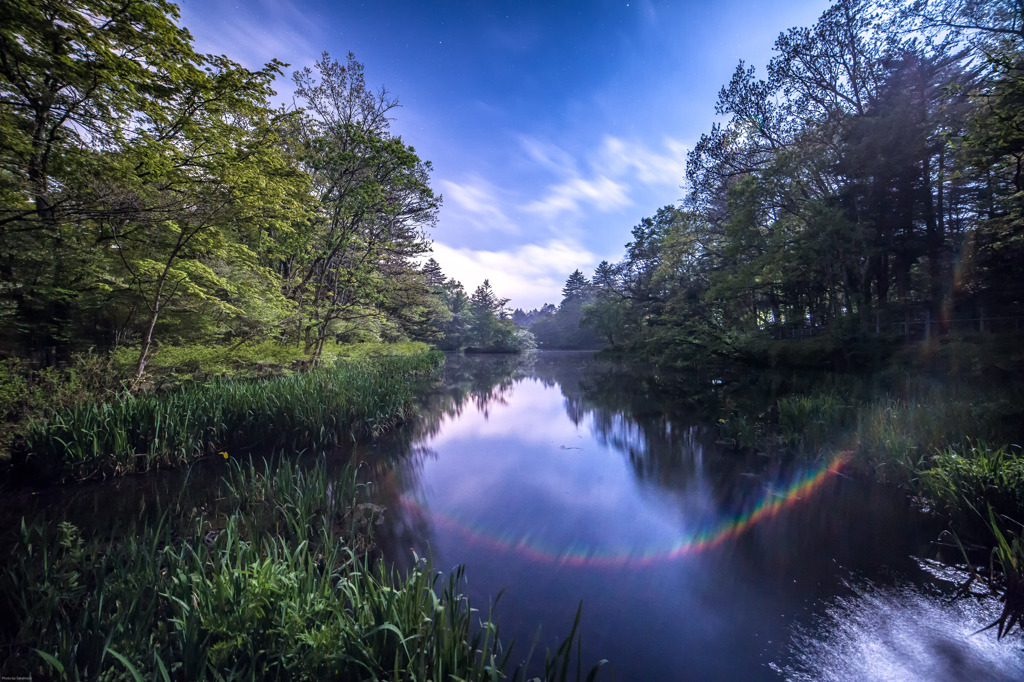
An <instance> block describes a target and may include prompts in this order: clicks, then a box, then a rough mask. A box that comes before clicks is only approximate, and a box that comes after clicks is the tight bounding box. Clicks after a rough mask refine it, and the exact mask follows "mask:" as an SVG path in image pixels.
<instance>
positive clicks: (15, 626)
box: [0, 460, 596, 680]
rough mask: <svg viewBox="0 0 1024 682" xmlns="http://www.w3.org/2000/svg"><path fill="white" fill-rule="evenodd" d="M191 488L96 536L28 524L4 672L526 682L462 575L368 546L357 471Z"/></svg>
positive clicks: (547, 671)
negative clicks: (385, 557) (394, 561)
mask: <svg viewBox="0 0 1024 682" xmlns="http://www.w3.org/2000/svg"><path fill="white" fill-rule="evenodd" d="M187 490H188V488H187V484H186V486H185V487H183V489H182V494H181V496H180V497H179V498H178V500H177V501H176V502H175V503H171V504H168V505H167V506H166V507H165V508H163V509H161V510H158V512H159V513H158V514H157V515H156V516H153V515H152V514H148V515H143V514H141V513H140V515H139V516H138V517H137V518H135V519H132V520H128V521H126V523H125V524H124V525H123V526H121V527H119V528H115V529H112V530H109V531H108V532H106V533H94V534H92V535H91V536H88V537H86V536H84V535H83V532H82V531H81V530H80V529H79V528H78V527H76V526H74V525H72V524H71V523H68V522H62V523H59V524H57V525H45V526H44V525H41V524H36V525H31V526H26V525H25V524H24V522H23V524H22V529H21V539H20V543H19V546H18V547H16V548H14V549H13V551H12V553H11V554H9V557H10V561H9V562H8V565H7V567H6V568H5V571H4V573H3V575H2V577H0V611H2V612H3V613H5V614H9V615H8V616H7V617H6V618H4V619H2V621H0V650H3V651H4V657H3V662H2V663H0V672H2V674H3V675H4V677H11V676H22V677H23V676H31V677H32V678H36V679H49V678H63V679H135V680H143V679H145V680H149V679H156V680H170V679H187V680H219V679H261V680H269V679H276V680H291V679H344V680H460V679H461V680H499V679H513V680H515V679H520V678H521V677H522V676H523V674H524V673H523V671H524V669H525V668H524V667H523V666H522V665H514V664H513V662H512V659H511V649H510V648H508V647H505V646H503V644H502V643H501V640H500V638H499V627H498V625H497V624H496V623H495V621H494V620H493V619H492V618H490V617H489V616H488V617H487V618H481V617H480V615H479V614H478V612H477V611H476V610H475V609H473V608H472V606H471V605H470V603H469V601H468V599H467V598H465V597H464V596H463V595H462V594H461V592H460V586H461V585H462V583H463V579H464V576H463V573H462V570H461V569H459V570H457V571H454V572H453V573H452V574H451V575H449V577H448V578H447V579H446V580H443V581H442V580H441V578H440V576H439V575H438V574H437V573H435V572H434V571H433V570H431V568H430V565H429V563H427V562H423V561H421V562H419V563H418V564H416V566H415V567H414V568H413V569H412V570H411V571H410V572H409V573H408V574H407V575H398V574H396V573H395V572H393V571H391V570H389V569H388V568H387V567H386V566H385V564H384V563H382V562H381V561H373V560H371V559H370V558H369V557H368V556H367V555H366V554H365V553H364V552H361V551H359V550H358V549H357V548H358V547H360V546H365V545H366V539H365V533H366V532H367V529H369V528H372V526H373V524H372V523H370V524H360V523H358V521H357V518H358V514H356V513H355V510H357V509H358V508H359V506H360V504H361V500H363V499H365V492H366V491H365V488H363V486H361V485H360V484H359V483H358V482H357V480H356V476H355V474H354V472H353V470H352V469H347V470H345V471H343V472H342V473H340V474H336V475H332V474H329V473H328V471H327V469H326V467H325V465H324V463H323V461H322V460H321V461H320V462H319V463H318V464H317V465H316V466H314V467H312V468H309V469H305V470H303V469H301V468H299V467H298V466H297V465H295V464H292V463H291V462H289V461H287V460H285V461H283V462H282V464H281V466H280V468H278V469H277V470H276V471H271V470H270V468H269V467H268V466H266V465H265V466H264V467H263V469H262V470H260V469H258V468H256V467H254V466H252V465H251V464H250V465H248V466H245V465H242V466H238V465H234V467H233V469H232V472H231V474H230V475H229V476H228V478H227V480H226V483H225V487H224V490H223V491H222V497H221V498H219V499H214V500H194V499H191V498H190V497H189V495H188V494H187ZM577 623H578V614H577ZM574 639H577V638H576V626H575V625H574V627H573V631H572V632H571V633H570V636H569V637H568V638H567V639H566V640H565V642H563V644H562V646H561V647H559V649H557V650H556V651H555V652H554V653H553V654H550V655H549V656H548V657H547V659H546V661H545V665H544V679H550V680H555V679H561V680H564V679H568V678H569V676H570V672H571V670H570V665H569V658H570V655H571V654H572V651H571V649H572V644H573V641H574ZM578 655H579V654H578V649H577V657H578ZM577 666H578V661H577ZM595 674H596V668H595V669H592V670H591V671H590V673H589V676H588V678H587V679H593V676H594V675H595ZM581 677H582V672H581V670H580V669H579V667H577V668H576V678H577V679H580V678H581Z"/></svg>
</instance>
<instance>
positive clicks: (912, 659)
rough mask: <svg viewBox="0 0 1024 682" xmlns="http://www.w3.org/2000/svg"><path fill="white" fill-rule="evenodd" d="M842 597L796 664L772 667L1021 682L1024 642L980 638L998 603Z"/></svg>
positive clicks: (794, 675)
mask: <svg viewBox="0 0 1024 682" xmlns="http://www.w3.org/2000/svg"><path fill="white" fill-rule="evenodd" d="M855 592H856V594H855V595H854V596H852V597H845V598H838V599H836V600H835V602H834V603H833V605H832V606H831V607H830V608H829V609H828V610H827V615H826V616H825V617H823V618H822V619H821V620H820V622H819V623H818V624H817V627H816V628H814V631H813V632H809V631H806V630H805V631H802V632H799V633H797V634H796V636H795V637H794V639H793V644H792V648H791V658H790V661H789V663H788V664H787V665H786V666H785V667H783V668H779V667H778V666H775V665H773V666H772V668H773V669H775V670H776V671H777V672H780V673H782V674H783V675H784V676H785V678H786V679H788V680H794V681H804V680H807V681H810V680H816V681H817V680H829V681H836V682H838V681H843V682H845V681H847V680H850V681H852V680H857V681H858V682H861V681H866V680H880V681H888V680H892V681H893V682H911V681H914V680H921V681H922V682H946V681H949V682H954V681H955V682H981V681H983V680H993V681H1003V680H1005V681H1007V682H1020V681H1021V680H1024V651H1022V647H1024V637H1022V636H1021V634H1020V631H1019V630H1017V629H1016V628H1015V631H1014V633H1013V634H1012V635H1010V636H1008V637H1004V638H1003V639H1002V641H997V640H996V631H995V628H993V629H991V630H986V631H985V632H977V631H978V630H980V629H981V628H983V627H985V626H986V625H988V624H990V623H991V622H992V621H993V620H994V619H995V618H996V617H997V616H998V614H999V612H1000V610H1001V604H1000V603H999V602H998V601H997V600H995V599H994V598H992V597H987V598H985V599H983V600H982V601H980V602H979V601H977V600H975V599H973V598H968V599H960V600H957V601H955V602H950V601H949V598H948V596H944V595H938V594H929V593H926V592H924V591H923V590H922V589H920V588H915V587H904V588H867V589H859V590H855Z"/></svg>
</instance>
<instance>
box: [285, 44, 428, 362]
mask: <svg viewBox="0 0 1024 682" xmlns="http://www.w3.org/2000/svg"><path fill="white" fill-rule="evenodd" d="M295 83H296V95H297V97H298V98H299V100H300V102H301V103H302V104H303V106H304V108H305V110H306V114H305V115H304V116H303V118H302V122H301V126H300V128H299V130H298V131H297V135H298V137H299V139H300V140H301V142H302V148H303V152H302V156H301V159H302V167H303V169H304V170H305V171H306V172H307V173H308V174H309V176H310V177H311V178H312V182H313V194H314V209H313V214H312V220H311V221H310V227H309V229H308V230H307V231H306V233H305V235H304V238H303V239H302V240H300V242H299V244H298V248H296V250H295V252H294V254H293V257H292V259H291V260H290V261H289V263H288V265H287V267H286V268H285V278H286V279H287V280H288V282H289V291H288V293H289V296H290V297H291V298H292V299H293V300H295V301H296V302H297V303H298V306H299V323H300V327H301V333H302V336H303V338H304V340H305V344H306V349H307V351H308V352H310V353H311V355H312V357H313V360H314V361H316V359H317V358H319V355H320V352H321V351H322V349H323V345H324V342H325V341H326V340H327V338H328V337H329V336H330V335H331V333H332V331H333V330H334V329H335V328H336V326H337V323H339V322H342V321H352V320H357V319H359V318H362V317H367V316H372V315H374V314H376V313H375V310H377V309H378V308H379V307H380V306H382V305H383V304H384V302H385V298H386V294H387V289H388V285H387V283H386V281H385V280H386V275H387V273H388V271H391V270H395V269H399V270H405V269H407V268H408V267H411V264H412V263H413V261H414V259H415V258H416V257H418V256H420V255H421V254H423V253H425V252H426V251H427V249H428V242H427V239H426V230H427V229H428V228H429V227H431V226H432V225H433V224H434V222H435V221H436V218H437V210H438V206H439V204H440V198H439V197H436V196H435V195H434V193H433V191H432V190H431V188H430V185H429V184H428V183H429V172H430V164H429V163H427V162H423V161H421V160H420V158H419V157H418V156H417V155H416V153H415V150H414V149H413V148H412V147H410V146H408V145H406V144H405V143H404V142H403V141H402V139H401V138H400V137H398V136H396V135H393V134H392V133H391V132H390V122H389V118H388V114H389V112H390V111H391V110H392V109H393V108H394V107H396V106H397V100H396V99H395V98H394V97H392V96H391V95H390V94H389V93H388V92H387V91H386V90H381V91H379V92H377V93H374V92H372V91H371V90H369V89H368V88H367V86H366V82H365V77H364V75H363V66H362V64H360V63H359V62H358V61H356V59H355V57H354V56H353V55H352V54H351V53H350V54H349V55H348V60H347V62H346V63H345V64H341V63H339V62H337V61H335V60H332V59H331V58H330V56H329V55H328V54H327V53H324V55H323V57H322V58H321V59H320V61H318V62H317V64H316V73H315V74H314V72H313V70H312V69H309V68H306V69H304V70H302V71H299V72H297V73H296V74H295Z"/></svg>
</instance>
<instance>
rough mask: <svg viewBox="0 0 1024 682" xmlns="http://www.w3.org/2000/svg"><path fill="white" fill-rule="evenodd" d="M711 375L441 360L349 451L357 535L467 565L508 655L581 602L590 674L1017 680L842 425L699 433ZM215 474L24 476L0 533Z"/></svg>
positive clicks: (564, 356)
mask: <svg viewBox="0 0 1024 682" xmlns="http://www.w3.org/2000/svg"><path fill="white" fill-rule="evenodd" d="M717 385H718V384H717V383H716V382H715V380H714V378H703V379H699V380H694V384H693V385H692V387H691V390H690V392H689V393H687V395H681V394H677V395H674V396H669V397H665V396H663V395H659V394H657V393H656V392H655V391H653V390H651V388H650V386H649V385H648V382H647V381H645V380H644V379H642V378H640V377H637V376H633V375H631V374H630V373H629V372H628V371H626V370H625V369H623V368H621V367H618V366H616V365H614V364H610V363H606V362H602V361H600V360H598V359H596V358H595V357H594V356H593V355H592V354H588V353H554V352H540V353H536V354H533V355H529V356H522V357H515V356H457V355H452V356H449V357H448V361H447V364H446V367H445V369H444V370H443V374H442V376H441V377H440V378H439V379H438V380H436V381H431V382H428V383H427V384H426V385H425V386H424V387H423V389H422V392H421V396H420V407H419V412H420V416H419V417H418V418H417V419H415V420H412V421H411V422H410V423H408V424H407V425H406V426H404V427H403V428H400V429H398V430H396V431H393V432H391V433H390V434H388V435H387V436H386V437H384V438H382V439H380V440H378V441H376V442H375V443H373V444H371V445H367V446H361V447H360V448H358V449H357V450H356V453H355V456H356V458H357V460H359V461H361V462H362V463H363V470H364V473H365V475H366V476H368V477H369V478H370V479H371V481H372V483H373V486H372V490H373V495H374V497H375V499H374V500H373V502H374V503H375V504H377V505H379V506H380V507H383V508H384V510H385V511H384V514H383V523H382V524H381V525H380V526H379V527H378V531H377V532H378V538H377V543H378V545H379V546H380V548H381V550H382V551H383V553H384V555H385V557H386V558H387V559H388V560H389V561H390V562H392V563H393V564H394V565H396V566H398V567H399V568H402V567H409V566H411V565H413V564H414V563H415V562H416V561H417V560H418V559H417V557H427V556H430V557H431V558H432V562H433V567H434V568H435V569H436V570H438V571H441V572H448V571H451V570H452V569H454V568H455V567H457V566H459V565H464V566H465V569H466V572H465V575H466V583H465V585H464V594H466V595H467V596H468V597H469V598H470V600H471V602H472V603H473V605H474V606H475V607H476V608H477V609H480V610H481V611H482V612H483V613H484V615H486V611H487V609H488V608H489V606H490V605H492V604H494V603H495V602H497V604H496V606H495V615H496V617H497V618H498V619H499V620H500V623H501V633H502V637H503V639H504V640H506V641H507V640H508V639H509V638H512V637H514V638H515V640H516V644H515V650H514V654H513V660H514V661H519V660H522V658H524V657H525V656H526V655H527V652H529V651H530V649H531V646H532V647H534V654H533V657H532V659H531V660H532V661H533V662H534V664H535V665H537V664H540V663H542V661H543V657H544V650H545V649H546V648H551V649H553V648H554V647H555V646H557V644H558V642H559V641H560V638H562V637H564V636H565V635H566V634H567V633H569V632H570V630H571V628H572V624H573V618H574V616H575V614H576V612H577V608H578V607H580V605H582V611H581V614H582V615H581V620H580V628H579V632H580V634H581V637H582V661H583V665H584V666H585V668H584V669H586V666H589V665H590V664H591V663H593V662H596V661H598V660H600V659H607V660H608V661H609V663H608V664H607V665H605V666H604V668H603V670H602V671H601V673H600V675H599V676H598V679H606V680H622V681H633V680H635V681H638V682H648V681H650V680H681V679H692V680H778V679H794V680H820V679H830V680H868V679H871V680H901V681H903V680H929V681H936V680H937V681H942V680H1021V679H1024V655H1022V653H1021V641H1020V638H1019V635H1014V636H1013V637H1011V638H1010V639H1009V640H1004V641H1002V642H998V641H997V640H996V635H995V631H994V630H988V631H986V632H981V633H977V634H975V633H976V631H977V630H979V629H981V628H983V627H984V626H985V625H987V624H988V623H990V622H991V621H992V620H993V619H994V618H995V617H996V615H997V614H998V612H999V608H1000V605H999V604H998V603H996V602H994V600H992V599H988V600H980V601H976V600H959V601H953V600H952V599H951V597H952V596H953V594H954V593H955V592H956V587H955V585H956V583H957V581H961V580H962V579H963V578H962V573H959V572H958V571H956V570H955V569H954V568H952V567H951V566H950V565H949V564H955V563H956V562H957V561H958V560H959V553H958V550H957V549H956V548H955V547H949V546H948V545H946V546H943V545H941V544H938V543H936V539H937V538H938V537H939V534H940V531H941V529H942V525H941V523H939V522H937V521H936V520H935V519H934V518H933V517H930V516H929V515H927V514H925V513H924V512H922V511H921V510H920V509H919V508H917V507H915V505H914V504H913V503H912V501H911V500H909V499H908V498H907V495H906V493H905V492H903V491H900V490H896V489H893V488H890V487H886V486H883V485H880V484H877V483H873V482H871V481H870V480H866V479H865V478H863V477H861V476H857V475H855V474H854V473H853V471H852V470H851V467H850V466H849V464H848V462H847V460H846V458H845V456H844V453H843V443H842V442H841V440H837V443H836V445H835V451H826V452H824V453H823V456H822V457H820V458H811V459H807V458H799V457H790V458H783V460H782V461H780V458H777V457H768V456H765V455H764V454H762V453H757V452H738V451H736V450H735V449H734V448H731V447H729V446H728V445H727V444H723V443H720V442H717V441H716V438H717V432H718V430H717V429H716V428H715V425H714V421H715V414H714V412H715V409H714V407H713V405H714V404H715V403H714V401H713V400H711V399H710V397H706V396H710V395H711V394H712V393H715V391H716V390H717V389H715V388H714V387H715V386H717ZM709 391H710V392H709ZM718 394H719V397H720V394H721V392H719V393H718ZM756 402H757V401H756V400H753V401H751V402H750V404H755V403H756ZM702 406H703V407H704V408H706V409H703V410H702V409H700V408H701V407H702ZM351 457H352V453H351V451H350V450H345V451H343V452H339V453H336V454H335V455H333V456H332V457H331V458H330V459H329V460H328V461H329V463H331V464H333V465H337V466H339V467H340V466H342V465H343V464H344V463H345V462H347V461H348V460H349V459H350V458H351ZM224 472H225V463H224V462H222V461H219V460H218V459H217V458H212V459H208V460H203V461H201V462H199V463H198V464H197V465H196V466H195V467H193V468H192V469H191V470H190V471H187V472H186V471H167V472H154V473H151V474H148V475H145V476H138V477H129V478H123V479H118V480H114V481H106V482H102V481H97V482H91V483H87V484H82V485H77V486H65V487H51V488H46V489H42V490H40V491H38V494H37V493H36V492H35V491H22V492H21V493H19V494H18V495H17V496H11V497H10V498H9V499H8V500H7V502H6V503H5V505H4V510H3V514H4V515H5V516H6V519H5V523H4V524H3V528H4V534H5V535H10V534H12V533H13V534H16V533H17V528H18V527H19V524H18V520H19V519H20V518H21V517H22V516H27V517H28V518H29V519H33V518H37V519H49V520H50V521H53V520H59V519H61V518H67V519H72V520H73V521H74V522H75V523H76V524H79V525H81V526H82V527H90V526H93V527H96V528H99V529H102V528H105V527H108V526H111V525H115V526H116V525H117V524H118V519H124V518H128V517H130V516H131V515H132V514H134V513H136V512H138V511H139V510H144V511H145V512H146V513H152V514H156V515H158V514H159V510H160V509H161V508H162V507H164V506H166V502H168V501H169V500H174V499H177V498H178V496H179V495H181V494H182V490H183V488H184V489H186V490H187V491H188V495H189V496H190V498H189V499H192V497H191V496H194V498H195V499H196V500H197V502H196V504H201V502H200V501H201V500H202V499H203V498H204V496H205V497H207V498H213V497H215V496H217V495H219V494H222V493H220V492H218V490H220V483H219V481H220V479H221V477H222V476H223V474H224ZM183 479H184V480H185V481H187V483H186V484H185V486H183V484H182V482H183ZM9 539H10V538H8V540H9ZM534 672H536V670H534Z"/></svg>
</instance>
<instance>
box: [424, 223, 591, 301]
mask: <svg viewBox="0 0 1024 682" xmlns="http://www.w3.org/2000/svg"><path fill="white" fill-rule="evenodd" d="M433 257H434V259H436V260H437V262H438V263H439V264H440V265H441V269H442V270H443V271H444V273H445V274H446V275H447V276H448V277H453V278H455V279H457V280H458V281H460V282H462V284H463V286H465V288H466V292H467V293H470V294H471V293H473V289H475V288H476V287H477V286H478V285H479V284H481V283H483V281H484V280H485V279H487V280H490V282H491V286H492V287H493V288H494V290H495V292H497V294H498V295H499V296H509V297H512V303H511V305H512V306H513V307H522V308H536V307H539V306H540V305H542V304H544V303H558V300H554V299H555V297H557V296H559V294H558V292H559V291H560V290H561V288H562V285H563V284H564V283H565V278H566V277H567V276H568V274H569V273H571V272H572V271H573V270H575V269H576V268H580V269H581V270H583V271H584V272H589V271H590V270H593V268H594V267H595V266H596V265H597V262H598V260H599V259H598V258H596V257H595V255H594V254H593V253H591V252H590V251H588V250H587V249H586V248H584V247H583V246H582V245H581V244H579V243H577V242H575V241H573V240H566V239H561V240H550V241H547V242H544V243H536V244H522V245H518V246H512V247H509V248H507V249H503V250H487V249H480V250H477V249H468V248H458V247H452V246H448V245H447V244H444V243H443V242H439V241H435V242H434V253H433Z"/></svg>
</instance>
